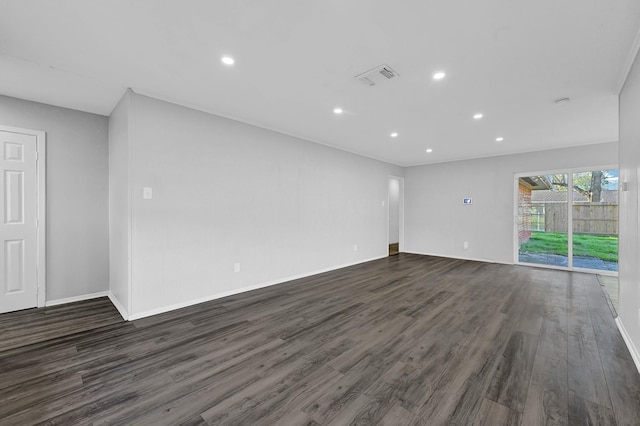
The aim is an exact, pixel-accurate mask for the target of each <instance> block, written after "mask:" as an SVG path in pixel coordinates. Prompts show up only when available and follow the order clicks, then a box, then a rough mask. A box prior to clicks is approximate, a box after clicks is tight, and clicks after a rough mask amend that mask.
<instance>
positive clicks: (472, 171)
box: [404, 143, 618, 263]
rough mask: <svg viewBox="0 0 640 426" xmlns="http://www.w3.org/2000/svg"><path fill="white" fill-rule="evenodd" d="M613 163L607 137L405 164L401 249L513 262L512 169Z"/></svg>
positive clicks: (614, 152) (615, 158) (613, 146)
mask: <svg viewBox="0 0 640 426" xmlns="http://www.w3.org/2000/svg"><path fill="white" fill-rule="evenodd" d="M617 163H618V144H617V143H607V144H597V145H588V146H584V147H580V148H566V149H558V150H552V151H541V152H534V153H527V154H518V155H506V156H500V157H490V158H482V159H477V160H467V161H455V162H449V163H439V164H431V165H426V166H416V167H409V168H406V169H405V171H404V174H405V176H404V177H405V251H407V252H412V253H422V254H432V255H438V256H447V257H455V258H465V259H476V260H485V261H490V262H502V263H513V250H514V249H513V245H514V243H513V235H514V210H513V208H514V173H518V172H536V171H546V170H553V169H560V168H574V167H583V166H584V167H586V169H589V167H590V166H604V165H615V164H617ZM469 197H471V198H473V204H472V205H463V204H462V200H463V198H469ZM465 241H467V242H468V243H469V248H468V249H467V250H465V249H464V248H463V243H464V242H465Z"/></svg>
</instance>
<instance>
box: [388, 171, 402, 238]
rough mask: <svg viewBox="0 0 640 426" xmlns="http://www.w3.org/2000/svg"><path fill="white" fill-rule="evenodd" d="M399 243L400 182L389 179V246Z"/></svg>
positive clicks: (395, 179)
mask: <svg viewBox="0 0 640 426" xmlns="http://www.w3.org/2000/svg"><path fill="white" fill-rule="evenodd" d="M398 242H400V180H399V179H397V178H389V244H395V243H398Z"/></svg>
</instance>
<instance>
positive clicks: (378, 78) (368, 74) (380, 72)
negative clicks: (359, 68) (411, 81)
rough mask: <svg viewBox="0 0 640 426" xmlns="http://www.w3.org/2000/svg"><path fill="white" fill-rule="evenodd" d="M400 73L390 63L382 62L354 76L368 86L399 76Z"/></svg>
mask: <svg viewBox="0 0 640 426" xmlns="http://www.w3.org/2000/svg"><path fill="white" fill-rule="evenodd" d="M398 75H399V74H398V73H397V72H395V71H394V70H393V68H391V67H390V66H389V65H385V64H382V65H380V66H377V67H375V68H373V69H370V70H369V71H365V72H363V73H362V74H358V75H356V76H355V77H354V78H355V79H356V80H358V81H360V82H362V84H365V85H367V86H375V85H376V84H378V83H382V82H384V81H387V80H391V79H392V78H394V77H397V76H398Z"/></svg>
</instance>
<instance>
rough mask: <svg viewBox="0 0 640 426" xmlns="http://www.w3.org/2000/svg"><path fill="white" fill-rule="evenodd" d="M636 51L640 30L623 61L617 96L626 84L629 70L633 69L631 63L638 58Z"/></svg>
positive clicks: (638, 46) (639, 47)
mask: <svg viewBox="0 0 640 426" xmlns="http://www.w3.org/2000/svg"><path fill="white" fill-rule="evenodd" d="M638 51H640V30H638V33H637V34H636V38H635V39H634V40H633V44H632V45H631V50H630V51H629V54H628V55H627V59H626V60H625V63H624V67H623V68H622V74H620V80H619V81H618V96H620V93H622V89H623V88H624V84H625V83H626V82H627V77H629V73H630V72H631V68H633V63H634V62H635V61H636V56H638Z"/></svg>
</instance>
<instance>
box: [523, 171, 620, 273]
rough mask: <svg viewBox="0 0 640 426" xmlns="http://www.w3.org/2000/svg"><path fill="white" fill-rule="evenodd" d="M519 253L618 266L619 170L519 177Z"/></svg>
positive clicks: (595, 266) (569, 263) (559, 262)
mask: <svg viewBox="0 0 640 426" xmlns="http://www.w3.org/2000/svg"><path fill="white" fill-rule="evenodd" d="M516 185H517V196H516V197H517V200H516V202H517V204H516V205H517V212H516V228H517V229H516V231H517V253H516V261H517V262H518V263H525V264H538V265H547V266H551V267H561V268H570V269H573V268H580V269H589V270H597V271H611V272H614V271H617V270H618V171H617V170H615V169H607V170H593V171H571V172H569V171H567V172H559V173H549V174H535V175H533V174H532V175H524V176H517V177H516Z"/></svg>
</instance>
